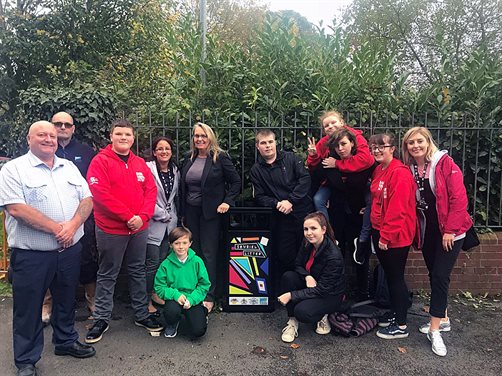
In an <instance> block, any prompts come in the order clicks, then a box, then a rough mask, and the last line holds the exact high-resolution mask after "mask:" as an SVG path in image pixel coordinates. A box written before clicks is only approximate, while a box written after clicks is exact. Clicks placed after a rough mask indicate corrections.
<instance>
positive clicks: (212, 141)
mask: <svg viewBox="0 0 502 376" xmlns="http://www.w3.org/2000/svg"><path fill="white" fill-rule="evenodd" d="M197 127H200V128H202V130H203V131H204V133H205V134H206V135H207V140H208V141H209V152H210V153H212V154H213V162H216V160H217V159H218V155H219V154H220V153H221V152H223V150H222V149H221V148H220V146H219V145H218V139H217V138H216V135H215V134H214V131H213V130H212V128H211V127H210V126H209V125H207V124H204V123H200V122H199V123H196V124H195V125H194V126H193V129H192V142H191V143H190V159H193V158H194V157H196V156H197V155H198V154H199V151H198V150H197V148H196V147H195V143H194V141H193V134H194V133H195V130H196V129H197Z"/></svg>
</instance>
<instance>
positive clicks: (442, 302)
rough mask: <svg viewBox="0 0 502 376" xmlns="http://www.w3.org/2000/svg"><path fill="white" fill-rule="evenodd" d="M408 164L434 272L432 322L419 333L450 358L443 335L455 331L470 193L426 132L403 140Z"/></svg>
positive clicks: (425, 247) (421, 130) (424, 249)
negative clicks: (452, 313)
mask: <svg viewBox="0 0 502 376" xmlns="http://www.w3.org/2000/svg"><path fill="white" fill-rule="evenodd" d="M402 153H403V161H404V163H406V164H407V165H408V166H409V168H410V170H411V172H412V173H413V176H414V178H415V181H416V183H417V185H418V191H417V195H416V200H417V216H418V220H419V228H420V236H419V242H418V246H419V248H420V249H421V250H422V255H423V257H424V260H425V264H426V265H427V269H428V270H429V280H430V285H431V299H430V309H429V313H430V316H431V317H430V321H429V322H428V323H425V324H424V325H422V326H421V327H420V328H419V331H420V332H421V333H424V334H427V338H428V339H429V341H431V344H432V351H433V352H434V353H435V354H436V355H439V356H445V355H446V352H447V351H446V346H445V344H444V342H443V338H442V336H441V332H449V331H450V330H451V325H450V320H449V318H448V317H447V312H446V308H447V306H448V288H449V285H450V275H451V272H452V270H453V267H454V266H455V262H456V261H457V257H458V254H459V253H460V249H461V248H462V245H463V243H464V238H465V233H466V232H467V230H469V228H470V227H471V226H472V220H471V217H470V216H469V213H467V193H466V191H465V186H464V179H463V175H462V171H460V168H459V167H458V166H457V165H456V164H455V162H454V161H453V159H452V158H451V157H450V156H448V153H447V152H446V151H440V150H439V149H438V148H437V146H436V144H435V142H434V140H433V138H432V135H431V132H429V130H428V129H427V128H424V127H414V128H411V129H410V130H408V132H406V134H405V135H404V137H403V149H402Z"/></svg>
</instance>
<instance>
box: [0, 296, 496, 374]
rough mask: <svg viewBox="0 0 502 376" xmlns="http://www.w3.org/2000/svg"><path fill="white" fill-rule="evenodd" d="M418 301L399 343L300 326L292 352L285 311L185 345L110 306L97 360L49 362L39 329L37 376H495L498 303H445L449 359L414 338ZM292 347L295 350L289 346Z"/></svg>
mask: <svg viewBox="0 0 502 376" xmlns="http://www.w3.org/2000/svg"><path fill="white" fill-rule="evenodd" d="M423 304H424V301H423V300H421V299H420V298H416V299H415V302H414V305H413V307H412V308H411V309H410V313H411V314H410V315H409V317H408V324H409V327H410V330H411V333H410V336H409V337H408V338H406V339H397V340H383V339H380V338H378V337H376V335H375V333H374V332H371V333H369V334H366V335H365V336H363V337H360V338H343V337H338V336H334V335H331V334H328V335H324V336H321V335H318V334H316V333H315V331H314V327H313V326H311V325H301V326H300V330H299V337H298V338H297V340H296V341H295V342H294V343H295V346H291V345H290V344H286V343H283V342H282V341H281V339H280V335H281V329H282V328H283V327H284V325H285V323H286V321H287V320H286V311H285V309H284V308H282V307H281V308H278V309H277V310H276V311H275V312H273V313H225V312H215V313H212V314H210V315H209V327H208V332H207V333H206V335H205V337H203V338H202V339H199V340H195V341H192V340H190V339H188V338H187V337H185V336H183V335H181V334H179V335H178V336H177V337H176V338H172V339H168V338H164V336H160V337H152V336H150V335H149V334H148V333H147V332H146V331H145V330H144V329H143V328H140V327H137V326H135V325H134V322H133V314H132V311H131V309H130V307H129V306H128V304H127V303H124V302H121V301H116V305H115V309H114V320H112V321H111V325H110V330H109V331H108V332H106V333H105V334H104V336H103V339H102V340H101V341H100V342H98V343H97V344H95V348H96V351H97V353H96V356H95V357H93V358H89V359H74V358H71V357H67V356H55V355H54V347H53V345H52V344H51V335H52V329H51V328H50V327H48V328H45V329H44V334H45V348H44V352H43V354H42V359H41V360H40V361H39V362H38V364H37V367H38V370H39V375H41V376H57V375H64V376H67V375H72V376H78V375H82V376H90V375H100V376H101V375H103V376H114V375H208V376H210V375H214V376H216V375H278V376H280V375H301V376H309V375H312V376H314V375H337V376H338V375H377V374H379V375H403V374H404V375H466V376H467V375H468V376H474V375H483V376H490V375H494V376H495V375H497V376H499V375H501V374H502V340H501V338H500V336H501V335H502V324H501V322H502V321H501V315H500V310H501V308H502V305H501V304H500V303H494V304H490V305H489V306H484V305H481V306H479V305H478V307H479V308H475V307H474V305H473V304H472V303H465V302H459V303H455V302H453V301H452V302H451V304H450V311H449V312H450V317H451V320H452V331H451V332H449V333H445V334H444V339H445V343H446V345H447V348H448V355H447V356H446V357H445V358H441V357H438V356H436V355H434V354H433V353H432V351H431V349H430V344H429V341H428V340H427V338H426V336H425V335H424V334H421V333H419V332H418V326H419V325H420V324H421V323H423V322H424V320H426V317H423V316H424V315H425V314H424V312H423V311H422V310H421V308H422V307H423ZM0 317H2V321H1V326H0V338H1V342H0V375H2V376H3V375H6V376H7V375H15V374H16V368H15V366H14V364H13V355H12V299H11V298H0ZM77 317H78V318H79V320H80V321H78V322H77V324H76V326H77V330H78V332H79V333H80V335H81V339H83V336H84V335H85V333H86V326H89V324H90V321H88V320H85V317H86V312H85V308H84V307H83V304H80V307H79V308H78V310H77ZM296 345H297V346H296Z"/></svg>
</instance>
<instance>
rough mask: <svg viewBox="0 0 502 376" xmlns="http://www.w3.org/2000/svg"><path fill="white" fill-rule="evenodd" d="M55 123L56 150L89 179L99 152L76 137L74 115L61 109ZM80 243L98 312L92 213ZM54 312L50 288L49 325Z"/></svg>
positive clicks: (90, 299)
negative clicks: (90, 165)
mask: <svg viewBox="0 0 502 376" xmlns="http://www.w3.org/2000/svg"><path fill="white" fill-rule="evenodd" d="M51 122H52V124H54V126H55V127H56V130H57V132H58V149H57V150H56V155H57V156H58V157H59V158H64V159H67V160H69V161H71V162H73V163H74V164H75V166H77V168H78V170H79V171H80V174H81V175H82V176H83V178H84V179H85V178H86V175H87V170H88V169H89V164H90V163H91V160H92V158H94V156H95V155H96V152H95V151H94V149H93V148H91V147H90V146H88V145H85V144H82V143H80V142H78V141H76V140H75V138H73V134H74V132H75V123H74V122H73V117H72V116H71V115H70V114H68V113H66V112H58V113H57V114H55V115H54V116H53V117H52V120H51ZM80 244H82V252H81V259H80V279H79V280H80V283H81V284H82V285H83V286H84V290H85V298H86V300H87V308H88V309H89V311H90V312H91V313H92V312H93V311H94V295H95V292H96V273H97V272H98V258H97V250H96V236H95V235H94V216H93V215H92V213H91V215H90V216H89V218H87V220H86V221H85V223H84V236H83V237H82V238H81V239H80ZM51 312H52V296H51V293H50V290H47V294H46V295H45V298H44V304H43V306H42V322H43V323H44V325H47V324H49V321H50V318H51Z"/></svg>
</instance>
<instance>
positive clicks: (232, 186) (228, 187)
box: [180, 152, 241, 219]
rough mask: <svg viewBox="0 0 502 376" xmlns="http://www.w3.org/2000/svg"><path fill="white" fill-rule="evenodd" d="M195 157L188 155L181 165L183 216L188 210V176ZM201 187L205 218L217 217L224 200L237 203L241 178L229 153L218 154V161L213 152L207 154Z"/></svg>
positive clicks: (231, 204)
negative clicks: (214, 160) (218, 209)
mask: <svg viewBox="0 0 502 376" xmlns="http://www.w3.org/2000/svg"><path fill="white" fill-rule="evenodd" d="M195 158H197V157H194V158H190V155H187V156H186V157H185V160H184V161H183V164H182V166H181V184H180V188H181V215H182V216H183V217H184V216H185V210H186V193H187V186H186V177H187V173H188V170H190V167H192V164H193V161H194V160H195ZM201 188H202V214H203V215H204V218H206V219H213V218H215V217H216V216H217V215H218V213H217V212H216V209H217V208H218V206H219V205H220V204H221V203H222V202H225V203H227V204H228V205H230V206H234V205H235V199H236V198H237V196H238V195H239V193H240V191H241V178H240V176H239V174H238V173H237V171H236V170H235V166H234V165H233V163H232V160H231V159H230V157H229V155H228V154H227V153H225V152H221V153H220V154H218V158H217V159H216V162H213V155H212V153H211V154H210V155H208V156H207V158H206V163H205V165H204V170H203V171H202V182H201Z"/></svg>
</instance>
